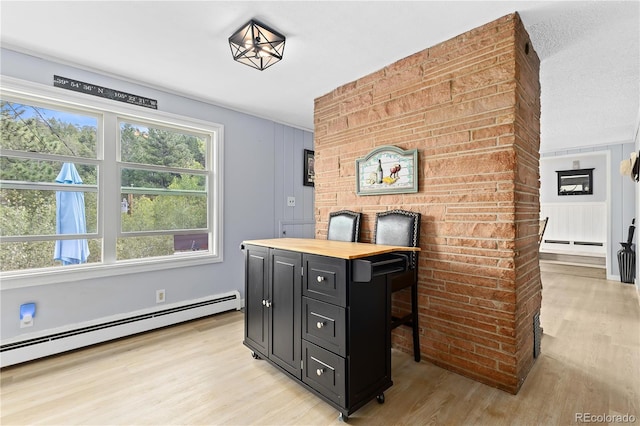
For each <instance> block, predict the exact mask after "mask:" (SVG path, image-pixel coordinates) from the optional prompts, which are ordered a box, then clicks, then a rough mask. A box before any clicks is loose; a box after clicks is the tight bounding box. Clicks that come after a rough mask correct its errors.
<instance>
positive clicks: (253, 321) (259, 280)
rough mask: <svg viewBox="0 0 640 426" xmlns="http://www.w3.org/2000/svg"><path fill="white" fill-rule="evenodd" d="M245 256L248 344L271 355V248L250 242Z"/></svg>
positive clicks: (246, 336) (245, 308)
mask: <svg viewBox="0 0 640 426" xmlns="http://www.w3.org/2000/svg"><path fill="white" fill-rule="evenodd" d="M244 256H245V292H244V305H245V306H244V315H245V321H244V331H245V333H244V336H245V344H246V345H247V346H249V347H250V348H251V349H253V350H254V351H256V352H259V353H261V355H262V356H263V357H266V356H268V354H269V348H268V344H269V339H268V336H269V334H268V325H269V321H268V308H267V306H266V304H267V301H268V300H269V292H268V290H269V249H268V248H265V247H259V246H251V245H247V246H246V247H245V250H244Z"/></svg>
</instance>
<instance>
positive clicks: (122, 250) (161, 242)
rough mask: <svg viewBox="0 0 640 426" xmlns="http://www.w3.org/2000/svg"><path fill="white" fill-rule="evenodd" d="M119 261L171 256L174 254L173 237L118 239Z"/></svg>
mask: <svg viewBox="0 0 640 426" xmlns="http://www.w3.org/2000/svg"><path fill="white" fill-rule="evenodd" d="M116 250H117V254H116V256H117V260H128V259H142V258H145V257H156V256H170V255H172V254H173V236H172V235H159V236H151V237H129V238H118V242H117V246H116Z"/></svg>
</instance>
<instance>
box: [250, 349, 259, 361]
mask: <svg viewBox="0 0 640 426" xmlns="http://www.w3.org/2000/svg"><path fill="white" fill-rule="evenodd" d="M251 356H252V357H253V359H260V355H258V354H257V353H255V352H254V351H251Z"/></svg>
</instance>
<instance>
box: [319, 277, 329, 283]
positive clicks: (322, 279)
mask: <svg viewBox="0 0 640 426" xmlns="http://www.w3.org/2000/svg"><path fill="white" fill-rule="evenodd" d="M317 279H318V282H319V283H321V282H322V281H326V280H327V279H326V278H325V277H323V276H321V275H318V278H317Z"/></svg>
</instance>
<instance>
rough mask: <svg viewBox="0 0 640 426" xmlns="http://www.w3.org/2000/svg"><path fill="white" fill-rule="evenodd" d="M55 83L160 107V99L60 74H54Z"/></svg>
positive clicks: (156, 107) (154, 107)
mask: <svg viewBox="0 0 640 426" xmlns="http://www.w3.org/2000/svg"><path fill="white" fill-rule="evenodd" d="M53 85H54V86H55V87H62V88H63V89H69V90H73V91H75V92H80V93H88V94H90V95H93V96H100V97H101V98H107V99H113V100H114V101H120V102H125V103H128V104H132V105H138V106H142V107H146V108H152V109H158V101H157V100H155V99H149V98H144V97H142V96H138V95H132V94H131V93H125V92H121V91H119V90H114V89H108V88H106V87H101V86H96V85H95V84H89V83H85V82H82V81H78V80H73V79H71V78H67V77H60V76H59V75H54V76H53Z"/></svg>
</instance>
